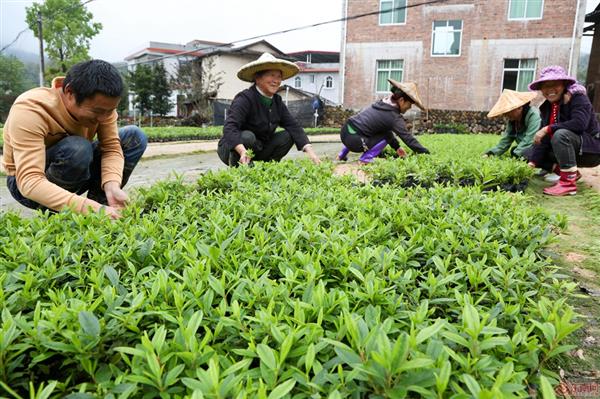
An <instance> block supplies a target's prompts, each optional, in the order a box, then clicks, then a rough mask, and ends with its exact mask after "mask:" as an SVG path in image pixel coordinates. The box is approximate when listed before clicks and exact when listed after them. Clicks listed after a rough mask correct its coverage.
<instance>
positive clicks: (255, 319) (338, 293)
mask: <svg viewBox="0 0 600 399" xmlns="http://www.w3.org/2000/svg"><path fill="white" fill-rule="evenodd" d="M476 156H478V155H476ZM331 168H332V165H331V164H324V165H321V166H314V165H312V164H310V163H309V162H308V161H302V162H296V163H292V162H283V163H281V164H261V163H257V164H256V165H255V166H254V167H252V168H249V167H241V168H238V169H231V170H225V171H221V172H218V173H208V174H206V175H204V176H202V177H201V178H200V179H199V181H198V182H197V184H193V185H185V184H183V183H181V182H178V181H171V182H163V183H159V184H157V185H155V186H153V187H151V188H148V189H143V190H142V191H141V192H140V195H139V197H138V199H137V202H136V203H134V204H133V205H132V206H130V207H129V208H128V209H127V210H126V212H125V217H124V218H123V219H121V220H119V221H116V222H109V221H106V220H105V218H103V217H100V216H98V215H91V216H82V215H75V214H70V213H61V214H58V215H54V216H48V215H40V216H38V217H34V218H31V219H20V218H19V217H18V216H16V215H14V214H11V213H6V214H1V215H0V284H2V290H1V291H0V306H1V307H2V315H1V321H2V324H1V328H0V391H2V390H3V391H4V392H3V393H2V394H3V396H8V397H15V398H19V397H22V398H24V397H27V396H31V397H36V395H37V397H65V396H66V397H70V398H88V397H89V398H92V397H98V396H99V397H109V398H110V397H114V398H116V397H122V398H126V397H146V398H154V397H163V398H167V397H173V398H176V397H184V396H188V397H189V396H191V397H194V398H229V397H234V398H271V399H274V398H308V397H310V398H320V397H321V398H343V397H352V398H360V397H373V398H377V397H381V398H383V397H394V398H403V397H426V398H468V397H480V398H501V397H506V398H512V397H527V396H528V393H527V390H528V388H530V387H538V388H540V390H541V392H542V393H543V394H544V397H552V393H551V387H550V383H551V382H552V381H553V380H554V378H555V377H556V376H555V374H554V373H553V372H552V370H549V369H548V363H549V362H551V361H552V359H553V358H555V357H556V356H560V355H561V353H563V352H565V351H567V350H570V349H571V348H572V347H571V346H568V345H565V344H564V340H565V338H566V337H568V336H569V335H570V334H571V333H572V332H573V331H575V330H576V329H577V328H579V326H580V324H578V323H577V322H576V321H575V316H574V312H573V310H572V308H571V307H570V306H569V304H568V303H567V298H568V296H569V293H570V292H572V291H573V290H574V283H571V282H568V281H567V280H565V279H563V278H562V276H561V275H560V274H559V271H558V270H557V269H556V267H554V266H553V265H552V263H551V261H550V260H549V259H548V258H547V255H546V254H545V252H544V251H545V248H546V247H547V246H548V244H549V243H550V242H551V241H552V239H553V236H554V232H555V231H556V230H557V229H560V228H561V227H563V225H564V220H563V219H562V218H559V217H554V216H551V215H548V214H547V213H545V212H544V211H543V210H542V209H541V208H531V207H530V205H529V204H528V203H527V201H526V198H525V197H524V196H523V195H522V194H509V193H504V192H482V191H481V189H480V187H452V186H448V187H443V186H435V187H433V188H429V189H425V188H423V187H416V188H411V189H403V188H398V187H393V186H392V185H384V186H372V185H360V184H358V183H356V182H355V181H354V180H353V179H352V178H351V177H342V178H338V177H334V176H332V174H331Z"/></svg>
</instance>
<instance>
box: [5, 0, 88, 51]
mask: <svg viewBox="0 0 600 399" xmlns="http://www.w3.org/2000/svg"><path fill="white" fill-rule="evenodd" d="M92 1H96V0H87V1H84V2H83V3H77V4H74V5H72V6H70V7H65V8H63V9H60V10H56V11H55V12H53V13H51V14H48V15H42V17H43V18H44V19H50V18H54V17H55V16H56V15H58V14H59V13H64V12H68V11H71V10H74V9H76V8H78V7H83V6H85V5H86V4H88V3H91V2H92ZM28 30H29V27H27V28H25V29H23V30H22V31H21V32H19V33H18V34H17V37H15V39H14V40H13V41H12V42H10V43H9V44H7V45H6V46H4V47H2V48H1V49H0V53H2V52H4V50H6V49H7V48H9V47H10V46H12V45H13V44H15V43H16V42H17V40H19V37H21V35H22V34H23V33H25V32H27V31H28Z"/></svg>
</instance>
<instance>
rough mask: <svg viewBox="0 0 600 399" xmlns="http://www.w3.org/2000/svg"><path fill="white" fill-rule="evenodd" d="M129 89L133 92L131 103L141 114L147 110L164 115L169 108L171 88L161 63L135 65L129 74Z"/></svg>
mask: <svg viewBox="0 0 600 399" xmlns="http://www.w3.org/2000/svg"><path fill="white" fill-rule="evenodd" d="M129 90H131V92H132V93H133V94H134V99H133V103H134V105H135V106H136V107H137V108H138V109H139V110H140V113H141V114H142V115H146V114H147V113H148V112H149V111H152V112H153V113H154V114H157V115H166V114H167V113H168V112H169V111H170V110H171V101H170V100H169V97H170V96H171V89H170V88H169V82H168V80H167V73H166V71H165V68H164V66H163V65H162V63H158V64H155V65H154V66H150V65H146V64H141V65H138V66H136V68H135V70H134V71H133V72H130V74H129Z"/></svg>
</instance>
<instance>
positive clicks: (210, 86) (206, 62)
mask: <svg viewBox="0 0 600 399" xmlns="http://www.w3.org/2000/svg"><path fill="white" fill-rule="evenodd" d="M222 74H223V72H216V73H215V72H214V60H213V59H212V58H196V59H193V60H187V61H180V62H179V67H178V69H177V76H175V77H173V78H172V81H171V84H172V86H173V88H175V89H177V90H179V92H180V93H181V98H182V100H183V102H184V103H185V105H188V104H189V105H191V107H192V114H193V115H194V116H195V119H197V121H198V122H199V123H205V122H209V121H211V120H212V107H211V100H213V99H214V98H215V97H216V96H217V93H218V92H219V88H220V87H221V86H222V85H223V79H222ZM179 105H184V104H179Z"/></svg>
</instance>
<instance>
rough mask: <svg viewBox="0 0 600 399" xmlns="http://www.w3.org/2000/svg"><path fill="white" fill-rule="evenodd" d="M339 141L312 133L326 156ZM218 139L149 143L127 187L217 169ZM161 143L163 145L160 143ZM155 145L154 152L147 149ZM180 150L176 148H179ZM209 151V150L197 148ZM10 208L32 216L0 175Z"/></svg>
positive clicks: (1, 203)
mask: <svg viewBox="0 0 600 399" xmlns="http://www.w3.org/2000/svg"><path fill="white" fill-rule="evenodd" d="M336 137H337V138H338V142H337V143H336V142H319V141H324V140H326V139H330V140H331V139H333V138H331V137H326V138H319V139H316V140H315V138H314V137H311V141H312V142H313V146H314V149H315V152H316V153H317V154H318V155H319V157H321V158H322V159H325V158H326V157H328V158H329V159H333V158H335V156H336V154H337V152H338V151H339V150H340V148H341V147H340V145H341V144H340V143H339V136H336ZM216 143H217V141H214V142H212V141H211V142H202V143H198V142H189V143H156V144H154V143H153V144H150V146H149V149H147V150H146V153H144V157H143V158H142V160H141V161H140V163H139V164H138V166H137V167H136V168H135V170H134V171H133V174H132V175H131V177H130V179H129V183H128V184H127V186H126V187H125V191H130V190H132V189H134V188H135V187H140V186H148V185H150V184H152V183H154V182H156V181H158V180H164V179H168V178H170V177H174V176H175V175H180V176H183V178H184V180H186V181H190V182H191V181H194V180H195V179H196V178H197V177H198V176H199V175H200V174H202V173H204V172H206V171H209V170H218V169H222V168H225V165H224V164H223V162H221V160H220V159H219V157H218V156H217V153H216V152H215V151H214V150H210V148H211V147H210V146H211V145H212V146H214V148H215V149H216V145H217V144H216ZM161 144H162V145H161ZM150 148H152V150H151V151H152V152H151V154H154V156H148V151H149V150H150ZM176 150H177V151H176ZM196 151H206V152H196ZM301 157H304V153H302V152H300V151H297V150H296V148H295V147H294V148H292V150H291V151H290V152H289V154H288V155H287V156H286V157H285V158H284V159H295V158H301ZM7 210H17V211H19V212H20V213H21V215H22V216H29V215H31V214H32V212H31V211H29V210H28V209H26V208H24V207H22V206H21V205H19V204H18V203H17V202H16V201H15V200H14V199H13V198H12V196H11V195H10V193H9V192H8V189H7V187H6V178H5V177H4V176H2V177H0V212H1V211H7Z"/></svg>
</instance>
